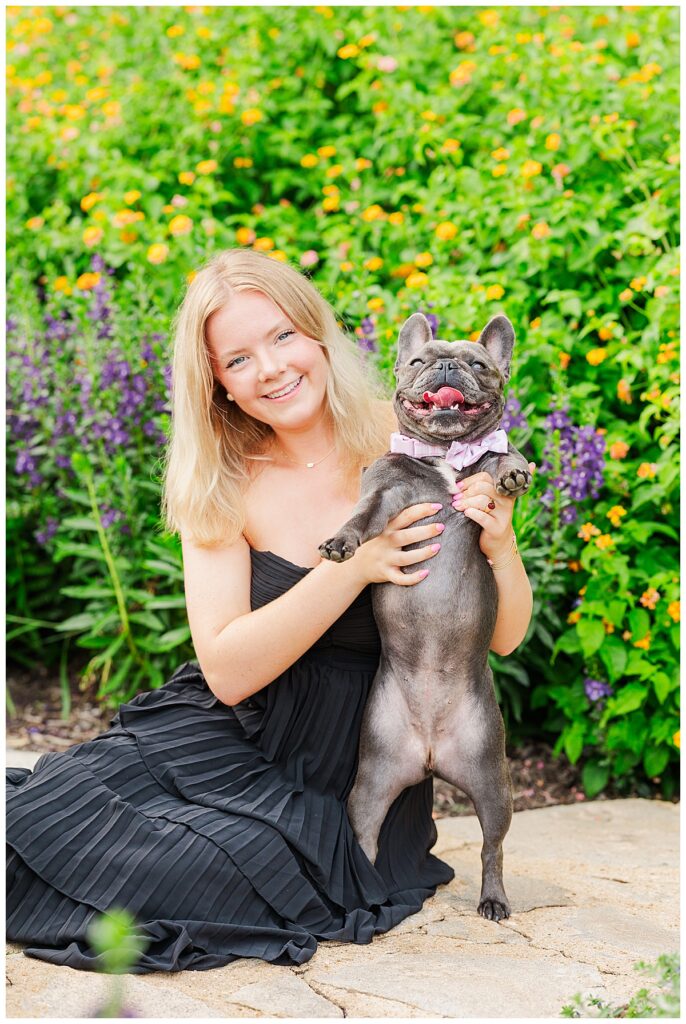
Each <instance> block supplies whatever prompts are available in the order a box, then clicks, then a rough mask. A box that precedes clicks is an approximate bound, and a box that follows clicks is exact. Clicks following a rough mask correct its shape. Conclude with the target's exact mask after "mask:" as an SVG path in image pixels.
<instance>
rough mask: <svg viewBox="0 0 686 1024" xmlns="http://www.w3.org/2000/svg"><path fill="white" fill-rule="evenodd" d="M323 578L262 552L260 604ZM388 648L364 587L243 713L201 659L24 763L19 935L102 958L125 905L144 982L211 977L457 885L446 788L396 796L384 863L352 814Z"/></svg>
mask: <svg viewBox="0 0 686 1024" xmlns="http://www.w3.org/2000/svg"><path fill="white" fill-rule="evenodd" d="M307 572H309V570H308V569H305V568H302V567H300V566H296V565H294V564H293V563H291V562H288V561H287V560H285V559H283V558H281V557H280V556H278V555H274V554H272V553H271V552H266V551H253V553H252V595H251V603H252V607H253V608H258V607H261V606H262V605H264V604H266V603H267V602H268V601H271V600H273V599H274V598H276V597H278V596H279V595H280V594H282V593H284V591H286V590H287V589H288V588H289V587H291V586H293V585H294V584H295V583H297V582H298V581H299V580H300V579H302V578H303V576H304V575H305V574H306V573H307ZM379 652H380V644H379V636H378V632H377V630H376V625H375V623H374V618H373V615H372V607H371V597H370V593H369V589H367V590H365V591H363V593H362V594H360V596H359V597H358V598H357V600H356V601H355V602H353V604H352V605H351V606H350V607H349V608H348V609H347V610H346V611H345V612H344V614H343V615H342V616H341V618H340V619H338V620H337V621H336V622H335V623H334V624H333V625H332V627H331V628H330V629H329V630H328V631H327V632H326V633H325V634H324V636H322V637H321V638H320V639H319V640H318V641H317V643H316V644H315V645H314V646H313V647H312V648H310V650H308V651H307V652H306V653H305V654H304V655H303V656H302V657H301V658H300V659H299V660H298V661H297V662H295V664H293V665H292V666H291V667H290V668H289V669H287V671H285V672H284V673H283V674H282V675H281V676H279V677H278V678H277V679H275V680H274V681H273V682H272V683H270V684H269V685H268V686H266V687H264V689H262V690H260V691H259V692H258V693H256V694H254V695H253V696H252V697H250V698H248V699H246V700H244V701H242V702H241V703H240V704H238V705H235V706H233V707H228V706H227V705H225V704H222V703H221V702H220V701H219V700H218V699H217V698H216V697H215V696H214V695H213V693H212V692H211V691H210V689H209V688H208V686H207V684H206V682H205V680H204V678H203V676H202V673H201V672H200V670H199V668H198V667H197V665H194V664H192V663H189V664H187V665H183V666H182V667H181V668H180V669H179V670H178V671H177V672H176V673H175V674H174V675H173V676H172V678H171V679H170V680H169V681H168V682H167V683H165V685H164V686H162V687H160V688H159V689H157V690H152V691H149V692H145V693H141V694H139V695H138V696H136V697H135V698H134V699H133V700H131V701H129V702H128V703H127V704H123V705H122V706H121V707H120V709H119V711H118V712H117V714H116V715H115V716H114V718H113V719H112V723H111V726H110V728H109V729H108V730H107V731H106V732H104V733H103V734H102V735H100V736H98V737H96V738H95V739H94V740H90V741H89V742H87V743H81V744H78V745H76V746H73V747H71V748H69V749H68V750H67V751H65V752H63V753H54V754H53V753H50V754H44V755H43V756H42V757H41V758H40V759H39V760H38V762H37V764H36V766H35V769H34V771H33V772H30V771H28V770H26V769H19V768H12V769H8V793H7V843H8V857H7V935H8V938H9V939H10V940H12V941H14V942H19V943H24V944H26V948H25V949H24V952H25V953H26V954H27V955H28V956H32V957H36V958H38V959H41V960H46V961H48V962H50V963H55V964H66V965H68V966H70V967H75V968H80V969H83V970H96V969H102V963H101V959H100V958H99V957H98V956H97V955H96V953H95V951H94V950H93V949H92V947H91V946H90V944H89V941H88V929H89V925H90V924H91V923H92V921H93V919H94V918H95V917H97V916H98V915H99V914H101V913H103V912H106V911H109V910H113V909H119V908H124V909H126V910H128V911H129V912H130V914H131V915H132V916H133V918H134V921H135V930H136V934H137V935H139V936H140V937H141V938H142V939H143V940H144V950H143V952H142V954H141V955H140V957H139V959H138V961H137V962H136V963H135V965H134V966H133V967H132V969H131V970H132V973H136V974H140V973H146V972H150V971H180V970H209V969H210V968H213V967H221V966H222V965H224V964H227V963H230V962H231V961H233V960H235V959H237V958H238V957H258V958H261V959H263V960H268V961H270V962H271V963H275V964H300V963H304V962H305V961H307V960H309V959H310V958H311V957H312V956H313V954H314V952H315V950H316V948H317V943H318V942H319V941H320V940H334V941H338V942H356V943H368V942H371V940H372V938H373V936H374V935H375V934H378V933H381V932H386V931H388V930H389V929H390V928H392V927H393V926H394V925H396V924H398V922H400V921H402V920H403V919H404V918H406V917H407V916H408V915H410V914H413V913H416V911H417V910H419V909H420V907H421V906H422V903H423V902H424V900H425V899H426V898H427V897H428V896H430V895H432V894H433V893H434V892H435V890H436V886H437V885H439V884H442V883H445V882H448V881H450V879H451V878H452V877H453V871H452V869H451V868H450V867H449V866H448V865H447V864H444V863H443V862H442V861H440V860H438V859H437V858H436V857H434V856H433V855H432V854H431V853H430V850H431V847H432V846H433V845H434V843H435V840H436V829H435V825H434V822H433V819H432V816H431V810H432V782H431V780H430V779H428V780H426V782H424V783H420V784H419V785H418V786H414V787H411V788H410V789H407V790H405V792H404V793H402V794H401V795H400V797H398V799H397V800H396V802H395V803H394V804H393V806H392V807H391V809H390V811H389V813H388V816H387V818H386V821H385V823H384V826H383V828H382V831H381V836H380V840H379V854H378V857H377V860H376V862H375V864H373V865H372V864H371V863H370V861H369V860H368V859H367V857H366V856H365V854H364V853H363V851H362V849H361V848H360V846H359V845H358V843H357V841H356V840H355V837H354V835H353V832H352V829H351V826H350V822H349V820H348V817H347V813H346V799H347V797H348V794H349V792H350V790H351V788H352V785H353V782H354V779H355V771H356V767H357V746H358V739H359V733H360V726H361V722H362V713H363V710H364V705H365V702H366V699H367V695H368V693H369V689H370V686H371V683H372V680H373V678H374V674H375V671H376V667H377V664H378V659H379ZM256 656H259V652H256ZM230 671H231V668H230V666H227V673H229V672H230Z"/></svg>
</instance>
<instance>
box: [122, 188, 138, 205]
mask: <svg viewBox="0 0 686 1024" xmlns="http://www.w3.org/2000/svg"><path fill="white" fill-rule="evenodd" d="M140 197H141V194H140V192H139V191H138V189H137V188H133V189H131V191H130V192H125V193H124V202H125V203H126V205H127V206H133V204H134V203H135V202H137V201H138V200H139V199H140Z"/></svg>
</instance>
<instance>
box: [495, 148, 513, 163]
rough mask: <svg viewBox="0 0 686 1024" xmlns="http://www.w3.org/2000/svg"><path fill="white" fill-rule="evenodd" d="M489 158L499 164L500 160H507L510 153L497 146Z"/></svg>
mask: <svg viewBox="0 0 686 1024" xmlns="http://www.w3.org/2000/svg"><path fill="white" fill-rule="evenodd" d="M491 156H492V157H493V159H494V160H498V161H499V162H500V161H501V160H509V158H510V151H509V149H505V148H504V147H503V146H498V148H497V149H494V150H493V152H492V153H491Z"/></svg>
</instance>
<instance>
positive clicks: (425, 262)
mask: <svg viewBox="0 0 686 1024" xmlns="http://www.w3.org/2000/svg"><path fill="white" fill-rule="evenodd" d="M433 261H434V258H433V256H432V255H431V253H430V252H420V253H417V255H416V256H415V258H414V262H415V265H416V266H418V267H430V266H431V264H432V263H433Z"/></svg>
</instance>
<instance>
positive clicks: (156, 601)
mask: <svg viewBox="0 0 686 1024" xmlns="http://www.w3.org/2000/svg"><path fill="white" fill-rule="evenodd" d="M145 607H146V608H152V609H154V610H155V611H157V610H160V611H161V610H162V609H163V608H185V607H186V598H185V597H184V596H183V594H179V595H178V597H149V598H147V599H145Z"/></svg>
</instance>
